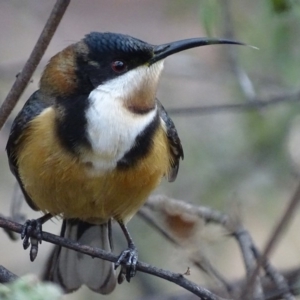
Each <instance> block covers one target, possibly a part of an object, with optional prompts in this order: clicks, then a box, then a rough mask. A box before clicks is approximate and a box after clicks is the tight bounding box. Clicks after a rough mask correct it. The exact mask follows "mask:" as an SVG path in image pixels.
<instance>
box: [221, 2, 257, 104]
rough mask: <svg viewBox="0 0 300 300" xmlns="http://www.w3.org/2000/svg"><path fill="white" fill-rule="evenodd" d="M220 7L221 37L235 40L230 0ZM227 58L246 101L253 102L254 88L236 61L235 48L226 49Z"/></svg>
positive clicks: (222, 3) (254, 96)
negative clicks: (221, 16)
mask: <svg viewBox="0 0 300 300" xmlns="http://www.w3.org/2000/svg"><path fill="white" fill-rule="evenodd" d="M220 5H221V7H222V13H223V35H224V36H225V37H226V38H228V39H233V40H235V39H236V38H235V35H234V26H233V24H232V17H231V7H230V0H222V1H221V2H220ZM225 51H226V52H227V57H228V61H229V65H230V68H231V69H232V71H233V73H234V74H235V76H236V78H237V82H238V84H239V86H240V90H241V91H242V93H243V94H244V96H245V97H246V99H247V100H248V101H250V102H251V101H252V100H255V98H256V93H255V90H254V86H253V84H252V82H251V80H250V78H249V76H248V74H247V73H246V72H245V70H244V69H243V68H242V67H241V64H240V63H239V60H238V55H237V54H238V53H237V48H236V47H226V50H225Z"/></svg>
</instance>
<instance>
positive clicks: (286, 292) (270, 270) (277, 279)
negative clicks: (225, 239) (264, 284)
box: [252, 245, 295, 300]
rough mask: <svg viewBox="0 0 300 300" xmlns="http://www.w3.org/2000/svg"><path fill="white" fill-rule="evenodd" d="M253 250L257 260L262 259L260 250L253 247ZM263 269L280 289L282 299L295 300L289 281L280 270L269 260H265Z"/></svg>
mask: <svg viewBox="0 0 300 300" xmlns="http://www.w3.org/2000/svg"><path fill="white" fill-rule="evenodd" d="M252 250H253V254H254V255H255V257H256V259H257V260H259V259H260V257H261V254H260V252H259V251H258V249H257V248H256V247H255V246H254V245H253V246H252ZM263 268H264V270H265V272H266V275H267V276H268V277H269V278H270V279H271V280H272V281H273V282H274V284H275V285H276V287H277V288H278V292H280V293H281V295H282V298H283V299H284V300H294V299H295V298H294V296H293V295H292V292H291V290H290V287H289V285H288V282H287V280H286V279H285V278H284V276H283V275H282V274H281V273H280V272H278V270H276V269H275V268H274V267H273V266H272V265H271V264H270V263H269V261H268V259H266V260H265V263H264V265H263Z"/></svg>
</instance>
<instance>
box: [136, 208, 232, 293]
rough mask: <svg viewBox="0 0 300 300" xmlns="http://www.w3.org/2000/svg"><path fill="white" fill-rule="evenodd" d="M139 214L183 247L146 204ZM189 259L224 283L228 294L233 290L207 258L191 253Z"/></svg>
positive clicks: (174, 242)
mask: <svg viewBox="0 0 300 300" xmlns="http://www.w3.org/2000/svg"><path fill="white" fill-rule="evenodd" d="M138 215H139V216H140V217H141V218H142V219H143V220H144V221H146V222H147V223H148V224H149V225H150V226H151V227H152V228H154V229H155V230H156V231H157V232H159V233H160V234H161V235H162V236H163V237H164V238H165V239H166V240H167V241H169V242H170V243H171V244H173V245H175V246H177V247H181V248H183V245H182V244H181V243H180V242H179V241H177V240H176V239H175V238H174V237H173V236H172V235H171V234H170V233H169V232H168V231H167V230H166V229H165V228H164V227H163V226H161V225H160V224H159V223H158V222H157V221H156V219H155V218H154V217H153V214H152V213H151V211H150V210H149V209H147V208H146V207H145V206H144V207H141V208H140V209H139V211H138ZM188 259H189V260H190V261H191V262H192V263H193V264H194V266H196V267H197V268H198V269H200V270H201V271H203V272H206V273H207V274H209V275H210V276H212V277H214V278H215V279H217V280H218V281H219V282H221V283H222V285H223V286H224V287H225V289H226V291H227V293H228V295H230V294H231V292H232V286H231V285H230V284H229V283H228V282H227V281H226V279H225V278H224V277H223V276H222V275H221V274H220V273H219V272H218V271H217V270H216V269H215V268H214V267H213V265H212V264H211V263H210V262H209V261H208V260H207V259H205V262H203V258H201V259H199V258H198V257H195V256H193V255H189V257H188Z"/></svg>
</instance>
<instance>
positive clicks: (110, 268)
mask: <svg viewBox="0 0 300 300" xmlns="http://www.w3.org/2000/svg"><path fill="white" fill-rule="evenodd" d="M109 231H110V228H109V226H108V224H107V223H106V224H102V225H93V224H89V223H86V222H83V221H78V220H64V222H63V225H62V229H61V236H62V237H66V238H70V239H72V240H74V241H78V242H79V243H81V244H84V245H89V246H93V247H99V248H101V249H103V250H106V251H109V252H110V251H111V250H112V249H111V248H112V247H111V241H110V235H109V234H110V232H109ZM43 280H47V281H52V282H54V283H57V284H59V285H61V287H62V288H63V289H64V291H65V292H66V293H70V292H73V291H75V290H77V289H79V288H80V286H81V285H83V284H85V285H86V286H87V287H89V288H90V289H91V290H93V291H94V292H97V293H100V294H109V293H111V292H112V291H113V290H114V288H115V286H116V276H115V271H114V265H113V263H111V262H110V261H105V260H102V259H98V258H92V257H90V256H88V255H85V254H82V253H79V252H76V251H74V250H69V249H67V248H62V247H60V246H55V248H54V250H53V252H52V253H51V256H50V257H49V259H48V262H47V266H46V270H45V272H44V274H43Z"/></svg>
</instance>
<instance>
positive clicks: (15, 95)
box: [0, 0, 70, 129]
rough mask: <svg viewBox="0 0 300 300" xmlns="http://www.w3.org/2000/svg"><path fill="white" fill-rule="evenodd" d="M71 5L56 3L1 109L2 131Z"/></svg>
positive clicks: (63, 0)
mask: <svg viewBox="0 0 300 300" xmlns="http://www.w3.org/2000/svg"><path fill="white" fill-rule="evenodd" d="M69 3H70V0H57V1H56V3H55V5H54V7H53V9H52V12H51V14H50V16H49V18H48V20H47V22H46V25H45V27H44V29H43V31H42V33H41V35H40V37H39V39H38V41H37V43H36V45H35V46H34V48H33V50H32V52H31V54H30V57H29V59H28V60H27V62H26V64H25V66H24V68H23V70H22V71H21V73H20V74H19V76H18V77H17V79H16V81H15V82H14V84H13V86H12V88H11V90H10V91H9V93H8V95H7V97H6V98H5V100H4V102H3V103H2V105H1V107H0V129H1V128H2V126H3V124H4V123H5V121H6V120H7V118H8V116H9V115H10V113H11V112H12V110H13V108H14V107H15V106H16V104H17V102H18V100H19V98H20V97H21V95H22V94H23V92H24V90H25V88H26V86H27V84H28V82H29V80H30V78H31V77H32V74H33V72H34V71H35V69H36V67H37V65H38V64H39V62H40V61H41V58H42V56H43V55H44V53H45V51H46V49H47V47H48V45H49V43H50V41H51V39H52V37H53V35H54V33H55V31H56V29H57V27H58V25H59V23H60V21H61V19H62V17H63V15H64V13H65V11H66V9H67V7H68V5H69Z"/></svg>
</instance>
